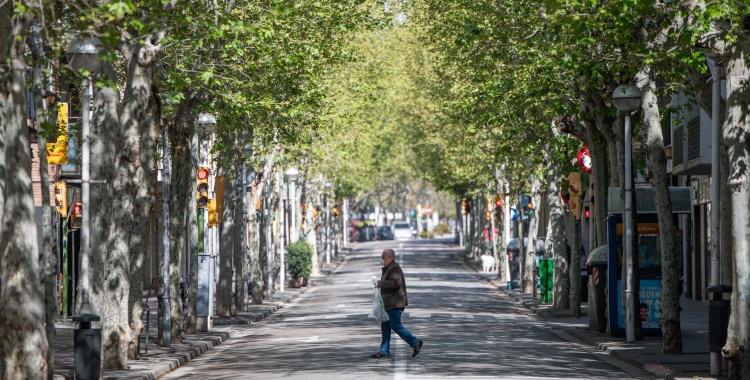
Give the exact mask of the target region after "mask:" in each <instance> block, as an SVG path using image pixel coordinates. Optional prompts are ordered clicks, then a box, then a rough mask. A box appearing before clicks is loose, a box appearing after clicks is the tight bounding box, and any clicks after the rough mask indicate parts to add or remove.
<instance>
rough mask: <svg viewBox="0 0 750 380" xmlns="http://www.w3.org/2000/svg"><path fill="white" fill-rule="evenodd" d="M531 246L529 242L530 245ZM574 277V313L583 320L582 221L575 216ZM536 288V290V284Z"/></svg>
mask: <svg viewBox="0 0 750 380" xmlns="http://www.w3.org/2000/svg"><path fill="white" fill-rule="evenodd" d="M531 244H532V243H531V242H529V245H531ZM573 275H574V276H575V277H574V278H575V281H574V285H575V287H576V300H575V305H573V306H574V312H575V316H576V318H581V221H580V219H578V218H576V217H575V216H574V217H573ZM534 288H536V283H535V284H534Z"/></svg>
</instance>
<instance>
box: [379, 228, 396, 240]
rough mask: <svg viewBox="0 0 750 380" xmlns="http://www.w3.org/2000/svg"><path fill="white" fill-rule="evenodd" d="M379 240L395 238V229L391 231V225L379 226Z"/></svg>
mask: <svg viewBox="0 0 750 380" xmlns="http://www.w3.org/2000/svg"><path fill="white" fill-rule="evenodd" d="M378 240H393V231H391V227H388V226H379V227H378Z"/></svg>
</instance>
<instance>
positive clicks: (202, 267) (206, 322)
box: [195, 254, 214, 332]
mask: <svg viewBox="0 0 750 380" xmlns="http://www.w3.org/2000/svg"><path fill="white" fill-rule="evenodd" d="M213 269H214V258H213V257H212V256H211V255H206V254H198V294H197V295H196V297H197V298H196V300H195V303H196V307H195V308H196V317H197V318H196V324H197V330H198V331H201V332H205V331H208V330H210V329H211V316H212V315H213V309H214V305H213V303H214V302H213V300H214V294H213V284H214V270H213Z"/></svg>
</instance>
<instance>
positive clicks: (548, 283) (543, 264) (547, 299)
mask: <svg viewBox="0 0 750 380" xmlns="http://www.w3.org/2000/svg"><path fill="white" fill-rule="evenodd" d="M552 278H553V275H552V259H542V260H539V287H540V301H541V302H542V303H552Z"/></svg>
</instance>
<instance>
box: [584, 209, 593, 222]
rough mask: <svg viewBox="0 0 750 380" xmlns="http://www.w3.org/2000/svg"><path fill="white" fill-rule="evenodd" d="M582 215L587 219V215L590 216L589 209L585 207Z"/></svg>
mask: <svg viewBox="0 0 750 380" xmlns="http://www.w3.org/2000/svg"><path fill="white" fill-rule="evenodd" d="M583 215H584V216H585V217H586V219H588V218H589V217H591V211H590V210H589V209H588V208H587V209H586V212H584V213H583Z"/></svg>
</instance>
